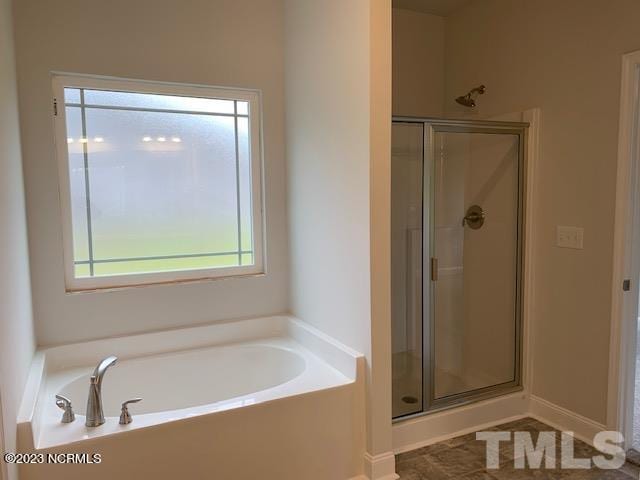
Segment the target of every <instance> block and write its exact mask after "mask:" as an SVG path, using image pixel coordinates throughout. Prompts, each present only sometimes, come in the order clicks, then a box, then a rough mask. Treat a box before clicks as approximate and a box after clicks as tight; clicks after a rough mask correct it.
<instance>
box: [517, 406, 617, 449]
mask: <svg viewBox="0 0 640 480" xmlns="http://www.w3.org/2000/svg"><path fill="white" fill-rule="evenodd" d="M529 416H531V417H533V418H535V419H536V420H540V421H541V422H543V423H546V424H547V425H549V426H551V427H553V428H556V429H558V430H562V431H569V432H573V433H574V436H575V437H576V438H578V439H579V440H582V441H583V442H586V443H588V444H589V445H593V437H594V436H595V435H596V434H597V433H598V432H602V431H604V430H608V428H607V427H606V426H605V425H603V424H602V423H598V422H596V421H594V420H591V419H590V418H587V417H583V416H582V415H580V414H577V413H575V412H572V411H571V410H567V409H566V408H563V407H560V406H558V405H556V404H554V403H551V402H549V401H548V400H545V399H543V398H540V397H536V396H535V395H530V397H529Z"/></svg>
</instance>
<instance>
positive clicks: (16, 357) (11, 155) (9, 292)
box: [0, 0, 34, 479]
mask: <svg viewBox="0 0 640 480" xmlns="http://www.w3.org/2000/svg"><path fill="white" fill-rule="evenodd" d="M0 99H1V101H0V246H1V247H0V266H1V268H0V427H4V428H3V430H2V431H0V452H2V451H5V450H6V451H9V452H11V451H15V446H16V417H17V414H18V407H19V404H20V400H21V398H22V391H23V388H24V384H25V381H26V379H27V373H28V369H29V365H30V364H31V359H32V357H33V350H34V336H33V324H32V318H31V287H30V282H29V259H28V253H27V229H26V220H25V205H24V189H23V179H22V159H21V153H20V132H19V129H18V104H17V102H18V98H17V91H16V70H15V59H14V52H13V28H12V25H11V2H10V1H9V0H1V1H0ZM3 437H4V442H3ZM3 443H4V445H3ZM6 469H8V471H7V470H6ZM7 473H8V477H6V474H7ZM3 474H4V475H5V478H9V479H15V478H17V470H16V468H15V466H14V465H6V464H5V463H4V462H3V461H1V460H0V478H2V477H3Z"/></svg>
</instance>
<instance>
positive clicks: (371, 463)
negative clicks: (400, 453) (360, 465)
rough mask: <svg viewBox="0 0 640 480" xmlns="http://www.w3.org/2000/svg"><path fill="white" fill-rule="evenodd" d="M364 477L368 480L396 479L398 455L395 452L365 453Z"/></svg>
mask: <svg viewBox="0 0 640 480" xmlns="http://www.w3.org/2000/svg"><path fill="white" fill-rule="evenodd" d="M364 472H365V475H364V477H363V478H364V479H366V480H396V479H398V478H400V477H399V476H398V475H397V474H396V457H395V455H394V453H393V452H385V453H381V454H379V455H369V454H368V453H365V454H364Z"/></svg>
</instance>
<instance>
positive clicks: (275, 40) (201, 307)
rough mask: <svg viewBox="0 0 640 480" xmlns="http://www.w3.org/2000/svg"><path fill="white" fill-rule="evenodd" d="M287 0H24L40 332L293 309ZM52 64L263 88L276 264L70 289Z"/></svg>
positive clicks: (110, 329) (53, 336) (21, 51)
mask: <svg viewBox="0 0 640 480" xmlns="http://www.w3.org/2000/svg"><path fill="white" fill-rule="evenodd" d="M282 18H283V10H282V2H281V1H280V0H261V1H259V2H256V1H252V0H193V1H189V2H173V1H170V0H138V1H135V2H130V1H126V0H114V1H111V2H109V3H108V4H107V3H104V2H101V1H97V0H62V1H59V2H41V1H38V0H21V1H19V2H16V5H15V23H16V27H15V28H16V46H17V65H18V80H19V83H20V113H21V122H22V128H23V151H24V160H25V180H26V191H27V206H28V218H29V229H30V232H31V237H30V239H31V242H30V253H31V262H32V274H33V294H34V308H35V318H36V332H37V337H38V343H39V344H54V343H60V342H69V341H75V340H81V339H87V338H96V337H104V336H109V335H118V334H126V333H131V332H139V331H149V330H153V329H161V328H168V327H176V326H180V325H189V324H195V323H204V322H209V321H214V320H218V319H228V318H233V317H244V316H253V315H261V314H268V313H276V312H283V311H285V310H286V309H287V303H288V302H287V295H288V294H287V287H288V286H287V278H288V267H287V259H286V258H287V235H286V228H287V226H286V209H285V168H284V140H283V134H284V133H283V128H284V112H283V78H284V67H283V49H284V46H283V23H282V22H283V20H282ZM53 70H57V71H64V72H77V73H86V74H99V75H110V76H117V77H128V78H139V79H148V80H161V81H172V82H184V83H197V84H206V85H221V86H234V87H249V88H258V89H261V90H262V102H263V112H262V113H263V126H264V163H265V175H266V181H265V188H266V215H267V222H266V225H267V230H266V234H267V235H266V236H267V252H266V253H267V268H268V274H267V275H266V276H261V277H255V278H243V279H226V280H218V281H212V282H204V283H192V284H182V285H172V286H155V287H153V286H152V287H145V288H134V289H126V290H120V291H114V292H108V293H107V292H101V293H91V294H75V295H67V294H65V293H64V280H63V264H62V242H61V238H62V237H61V235H62V232H61V221H60V207H59V199H58V172H57V168H56V158H55V153H54V147H53V131H52V119H51V94H50V92H51V79H50V72H51V71H53Z"/></svg>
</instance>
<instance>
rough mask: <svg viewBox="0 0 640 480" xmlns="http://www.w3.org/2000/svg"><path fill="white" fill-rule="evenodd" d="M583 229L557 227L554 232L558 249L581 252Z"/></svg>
mask: <svg viewBox="0 0 640 480" xmlns="http://www.w3.org/2000/svg"><path fill="white" fill-rule="evenodd" d="M583 238H584V228H580V227H562V226H560V225H558V227H557V231H556V245H557V246H558V247H560V248H577V249H579V250H582V248H583Z"/></svg>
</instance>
